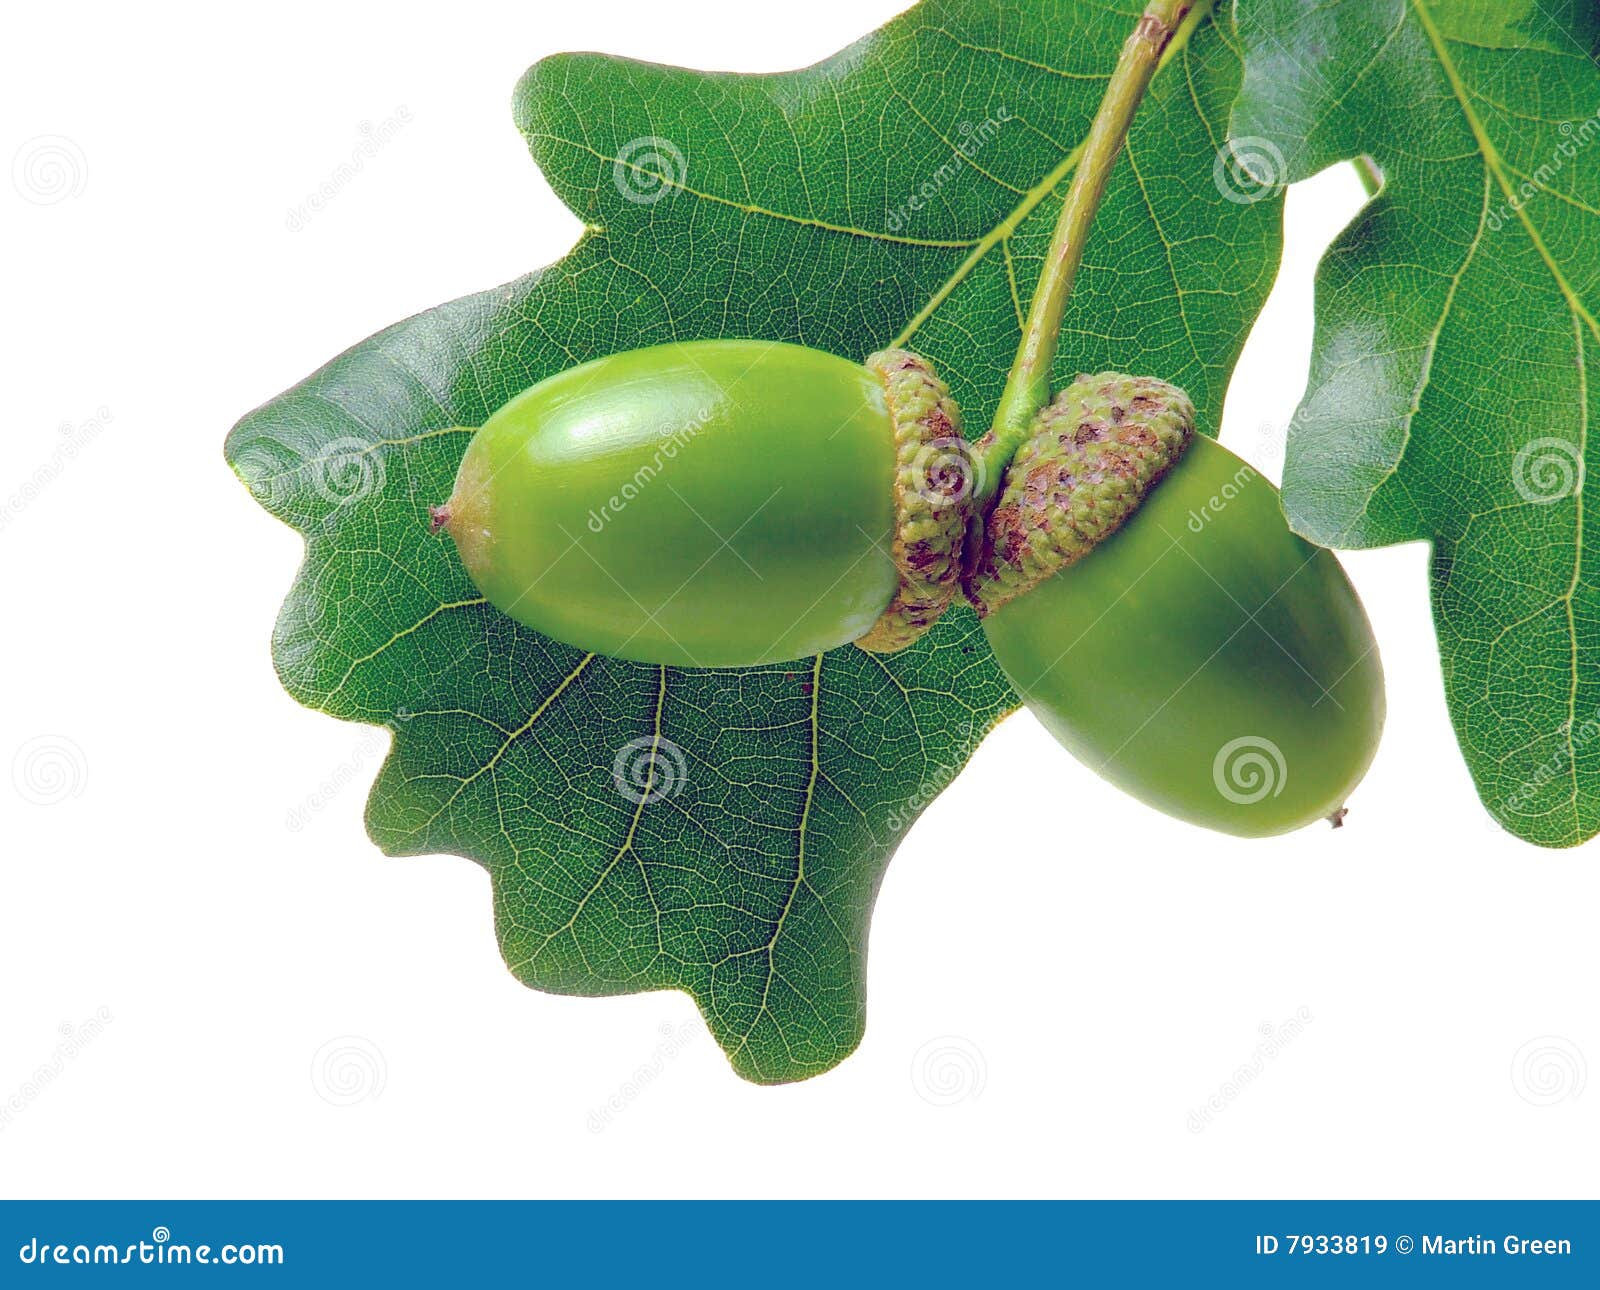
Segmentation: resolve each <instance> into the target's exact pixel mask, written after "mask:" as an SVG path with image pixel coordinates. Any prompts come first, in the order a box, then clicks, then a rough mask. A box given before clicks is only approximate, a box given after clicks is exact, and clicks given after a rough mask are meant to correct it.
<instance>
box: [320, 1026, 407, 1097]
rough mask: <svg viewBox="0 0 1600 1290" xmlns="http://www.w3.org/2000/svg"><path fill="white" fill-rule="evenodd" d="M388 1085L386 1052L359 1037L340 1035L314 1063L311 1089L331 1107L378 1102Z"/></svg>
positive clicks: (325, 1045)
mask: <svg viewBox="0 0 1600 1290" xmlns="http://www.w3.org/2000/svg"><path fill="white" fill-rule="evenodd" d="M388 1082H389V1063H388V1062H387V1061H386V1060H385V1059H384V1056H383V1050H382V1049H381V1048H379V1047H378V1045H377V1044H375V1043H373V1042H372V1040H370V1039H364V1038H362V1037H361V1036H360V1035H341V1036H339V1038H337V1039H330V1040H328V1042H327V1043H325V1044H323V1045H322V1047H321V1048H319V1049H317V1051H316V1054H315V1055H314V1056H313V1057H312V1059H311V1087H312V1088H314V1089H315V1090H316V1092H317V1096H318V1097H320V1098H321V1099H322V1100H323V1101H324V1102H326V1103H327V1104H328V1105H329V1106H357V1105H359V1104H360V1103H362V1102H376V1101H377V1100H378V1099H379V1098H380V1097H382V1096H383V1089H384V1086H385V1085H386V1084H388Z"/></svg>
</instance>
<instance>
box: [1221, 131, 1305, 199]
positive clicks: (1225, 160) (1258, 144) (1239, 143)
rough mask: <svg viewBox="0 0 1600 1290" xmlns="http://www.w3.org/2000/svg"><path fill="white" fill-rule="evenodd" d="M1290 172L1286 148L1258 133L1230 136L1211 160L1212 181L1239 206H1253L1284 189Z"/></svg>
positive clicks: (1225, 196) (1222, 193) (1224, 195)
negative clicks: (1285, 177)
mask: <svg viewBox="0 0 1600 1290" xmlns="http://www.w3.org/2000/svg"><path fill="white" fill-rule="evenodd" d="M1288 173H1289V166H1288V163H1287V162H1286V161H1285V160H1284V157H1283V151H1282V149H1280V148H1279V147H1278V145H1277V144H1275V143H1273V142H1272V140H1271V139H1264V138H1262V137H1261V136H1260V135H1255V134H1251V135H1246V136H1245V137H1244V138H1242V139H1229V140H1228V141H1227V142H1226V143H1225V144H1223V145H1222V147H1220V148H1218V149H1217V155H1216V159H1215V160H1214V161H1213V162H1212V163H1211V182H1212V183H1213V184H1215V185H1216V187H1217V192H1218V193H1220V194H1221V195H1222V198H1223V199H1224V200H1225V201H1230V202H1232V203H1233V204H1234V205H1235V206H1252V205H1254V204H1255V203H1256V202H1259V201H1262V200H1264V199H1266V198H1268V197H1271V196H1273V195H1275V194H1276V193H1278V192H1280V191H1281V190H1282V189H1283V187H1284V182H1285V181H1284V176H1285V175H1287V174H1288Z"/></svg>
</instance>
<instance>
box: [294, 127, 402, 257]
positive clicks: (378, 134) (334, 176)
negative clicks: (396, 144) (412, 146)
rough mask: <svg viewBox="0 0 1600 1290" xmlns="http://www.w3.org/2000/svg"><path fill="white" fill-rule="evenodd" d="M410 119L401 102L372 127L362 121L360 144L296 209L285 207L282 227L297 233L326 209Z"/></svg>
mask: <svg viewBox="0 0 1600 1290" xmlns="http://www.w3.org/2000/svg"><path fill="white" fill-rule="evenodd" d="M411 120H412V117H411V109H410V108H408V107H407V106H406V105H405V104H403V103H402V104H401V105H400V106H399V107H397V108H396V109H395V110H394V111H393V113H391V114H390V115H389V116H386V117H384V119H383V120H382V121H380V122H378V124H377V125H373V124H372V122H371V121H363V122H362V123H361V125H360V127H359V129H360V132H361V142H359V143H358V144H356V146H355V147H354V148H352V149H351V150H350V155H349V156H348V157H346V158H345V159H344V160H343V161H341V162H340V163H339V164H338V165H337V166H335V167H334V168H333V169H332V170H331V171H330V172H329V173H328V176H327V178H325V179H324V180H323V181H322V182H321V183H320V184H318V185H317V186H316V187H315V188H313V189H312V190H311V191H310V192H309V193H307V194H306V195H305V197H304V199H303V200H302V201H301V202H300V204H299V205H298V206H291V207H290V208H289V210H288V212H287V213H286V214H285V215H284V219H283V223H284V227H285V228H287V229H288V230H289V232H291V233H298V232H299V231H300V230H301V229H303V228H304V227H305V226H306V225H307V224H309V223H310V222H311V221H312V220H313V219H315V218H316V217H317V216H318V215H320V214H322V212H323V211H325V210H327V209H328V204H329V203H330V202H331V201H333V199H334V198H335V197H337V196H338V195H339V194H340V193H341V192H343V191H344V188H345V186H346V185H347V184H349V183H350V181H351V180H352V179H354V178H355V177H356V176H357V175H359V174H360V173H361V172H362V171H363V170H365V169H366V167H367V163H368V162H369V161H371V160H372V159H373V158H374V157H376V156H377V155H378V153H380V152H382V151H383V149H384V148H386V147H387V146H388V145H389V144H390V143H391V142H392V141H393V140H394V137H395V135H397V134H399V133H400V131H401V130H403V129H405V127H406V126H408V125H410V124H411Z"/></svg>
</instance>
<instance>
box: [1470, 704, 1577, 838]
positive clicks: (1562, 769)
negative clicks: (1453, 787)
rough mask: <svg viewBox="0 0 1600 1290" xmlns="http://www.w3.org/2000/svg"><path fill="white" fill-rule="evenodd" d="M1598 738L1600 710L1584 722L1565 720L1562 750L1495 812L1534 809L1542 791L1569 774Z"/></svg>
mask: <svg viewBox="0 0 1600 1290" xmlns="http://www.w3.org/2000/svg"><path fill="white" fill-rule="evenodd" d="M1596 735H1600V710H1596V711H1595V713H1594V714H1593V715H1592V716H1590V717H1587V718H1585V719H1584V720H1583V721H1582V722H1579V721H1577V719H1576V718H1573V719H1571V720H1567V721H1563V722H1562V723H1561V724H1560V725H1559V726H1558V727H1556V737H1557V738H1559V739H1561V740H1562V745H1561V748H1560V749H1559V750H1558V751H1557V752H1556V754H1555V755H1554V756H1553V757H1550V758H1548V759H1546V760H1545V761H1543V762H1540V763H1539V765H1538V766H1537V767H1535V768H1534V772H1533V774H1531V775H1529V776H1528V777H1527V778H1526V779H1524V780H1522V781H1521V782H1519V783H1518V784H1517V786H1516V788H1514V789H1512V791H1511V792H1510V793H1508V794H1507V795H1506V796H1504V797H1502V798H1498V799H1497V800H1496V801H1495V803H1494V805H1493V807H1492V808H1491V809H1492V810H1493V811H1494V812H1496V813H1499V814H1502V815H1517V814H1525V813H1526V811H1525V809H1524V808H1526V807H1528V806H1530V805H1531V804H1532V802H1533V799H1534V798H1535V797H1536V796H1537V795H1538V794H1539V792H1540V791H1541V790H1542V789H1544V788H1545V787H1546V786H1547V785H1548V784H1549V783H1550V782H1551V781H1552V780H1553V779H1555V778H1556V777H1557V776H1558V775H1563V776H1564V775H1566V773H1567V767H1568V766H1569V765H1570V764H1571V763H1572V759H1573V757H1575V756H1576V755H1577V753H1578V751H1579V750H1580V749H1581V748H1583V747H1584V746H1585V745H1586V744H1588V743H1590V742H1592V741H1593V739H1594V737H1595V736H1596Z"/></svg>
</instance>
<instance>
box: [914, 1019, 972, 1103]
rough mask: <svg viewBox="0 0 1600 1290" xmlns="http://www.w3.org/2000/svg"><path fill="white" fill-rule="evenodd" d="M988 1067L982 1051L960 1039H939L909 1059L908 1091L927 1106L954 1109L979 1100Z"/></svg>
mask: <svg viewBox="0 0 1600 1290" xmlns="http://www.w3.org/2000/svg"><path fill="white" fill-rule="evenodd" d="M988 1082H989V1063H988V1062H987V1061H985V1060H984V1056H983V1050H982V1049H981V1048H979V1047H978V1045H977V1044H975V1043H973V1042H972V1040H970V1039H965V1038H963V1037H962V1036H960V1035H940V1036H939V1037H938V1038H937V1039H930V1040H928V1042H927V1043H925V1044H923V1045H922V1047H921V1048H919V1049H917V1051H916V1053H915V1054H914V1055H913V1056H912V1058H911V1087H912V1088H914V1089H916V1090H917V1096H918V1097H920V1098H921V1099H922V1100H923V1101H924V1102H927V1103H928V1104H929V1105H931V1106H955V1105H957V1104H958V1103H961V1102H972V1101H976V1100H977V1099H978V1098H980V1097H982V1096H983V1086H984V1085H985V1084H987V1083H988Z"/></svg>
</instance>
